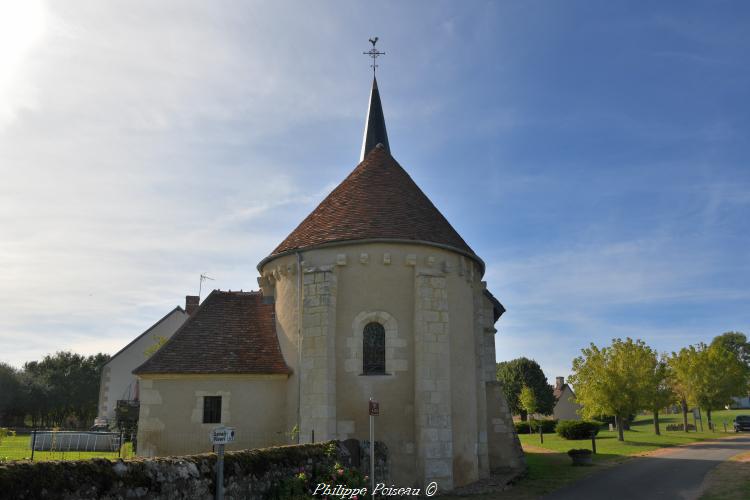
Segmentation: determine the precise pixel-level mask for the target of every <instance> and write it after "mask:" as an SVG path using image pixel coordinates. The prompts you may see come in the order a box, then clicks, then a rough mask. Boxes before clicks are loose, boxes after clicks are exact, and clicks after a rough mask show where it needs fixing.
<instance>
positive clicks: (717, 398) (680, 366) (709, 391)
mask: <svg viewBox="0 0 750 500" xmlns="http://www.w3.org/2000/svg"><path fill="white" fill-rule="evenodd" d="M672 359H673V361H672V365H673V366H674V369H675V376H676V379H677V380H678V384H679V385H680V387H681V388H682V389H681V390H682V392H683V394H684V396H683V397H684V400H685V401H686V402H687V403H692V404H694V405H696V406H698V407H699V408H703V409H705V410H706V417H707V419H708V424H709V427H710V426H712V425H713V423H712V421H711V410H714V409H717V408H723V407H724V406H725V405H728V404H730V403H731V402H732V397H733V396H737V395H740V394H746V393H747V385H748V377H749V375H750V374H749V373H748V370H747V366H746V365H745V364H744V362H742V361H741V359H740V358H739V357H738V356H737V354H736V352H735V351H733V350H729V349H727V348H725V347H724V345H723V344H722V343H721V342H718V343H712V344H711V345H710V346H707V345H706V344H703V343H700V344H698V345H691V346H688V347H685V348H683V349H681V350H680V352H679V353H677V354H673V356H672ZM685 407H686V405H684V406H683V415H684V418H683V420H684V421H685V422H687V411H686V408H685Z"/></svg>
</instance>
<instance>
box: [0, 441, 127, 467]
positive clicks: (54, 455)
mask: <svg viewBox="0 0 750 500" xmlns="http://www.w3.org/2000/svg"><path fill="white" fill-rule="evenodd" d="M121 456H122V458H127V457H131V456H133V446H132V443H125V445H123V447H122V453H121ZM30 458H31V436H30V435H22V436H8V437H5V438H3V439H2V441H0V462H3V461H12V460H28V459H30ZM90 458H110V459H116V458H117V452H102V451H35V452H34V461H35V462H36V461H40V462H41V461H48V460H87V459H90Z"/></svg>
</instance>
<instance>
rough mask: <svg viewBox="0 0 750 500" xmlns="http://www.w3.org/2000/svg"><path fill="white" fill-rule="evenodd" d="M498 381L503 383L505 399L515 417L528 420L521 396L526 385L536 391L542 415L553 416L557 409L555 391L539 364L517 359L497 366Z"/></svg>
mask: <svg viewBox="0 0 750 500" xmlns="http://www.w3.org/2000/svg"><path fill="white" fill-rule="evenodd" d="M497 379H498V380H499V381H500V382H502V386H503V392H504V393H505V399H507V400H508V406H509V407H510V411H511V413H512V414H514V415H521V418H522V419H523V420H525V419H526V415H527V412H526V410H524V409H523V408H522V407H521V404H520V401H519V399H518V398H519V396H520V394H521V389H522V388H523V386H524V385H526V386H528V387H529V388H530V389H531V390H533V391H534V395H535V396H536V402H537V409H536V411H537V412H539V413H541V414H542V415H551V414H552V411H553V409H554V408H555V394H554V389H553V388H552V386H551V385H549V384H548V383H547V377H545V376H544V372H543V371H542V369H541V368H540V367H539V364H538V363H537V362H536V361H534V360H532V359H527V358H516V359H514V360H511V361H503V362H501V363H498V364H497Z"/></svg>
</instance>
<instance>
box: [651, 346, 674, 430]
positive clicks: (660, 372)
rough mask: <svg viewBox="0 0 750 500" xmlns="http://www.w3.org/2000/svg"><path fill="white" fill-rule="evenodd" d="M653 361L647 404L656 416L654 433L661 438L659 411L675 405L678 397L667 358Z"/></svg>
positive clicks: (663, 357)
mask: <svg viewBox="0 0 750 500" xmlns="http://www.w3.org/2000/svg"><path fill="white" fill-rule="evenodd" d="M653 361H654V363H653V368H652V370H651V372H650V378H649V380H648V387H647V392H646V404H647V406H648V409H650V410H651V412H652V413H653V415H654V432H655V433H656V435H657V436H659V435H661V429H660V428H659V411H660V410H661V409H662V408H665V407H667V406H669V405H671V404H672V403H674V402H675V400H676V398H677V396H676V395H675V392H674V390H673V389H672V384H671V383H670V367H669V364H668V362H667V358H666V357H665V356H662V357H661V358H659V359H658V360H657V359H656V356H654V359H653Z"/></svg>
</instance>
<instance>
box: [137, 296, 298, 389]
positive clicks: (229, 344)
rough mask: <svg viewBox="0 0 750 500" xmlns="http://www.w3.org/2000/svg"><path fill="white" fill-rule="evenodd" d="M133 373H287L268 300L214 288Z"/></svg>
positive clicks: (272, 310) (288, 371) (272, 309)
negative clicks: (169, 337)
mask: <svg viewBox="0 0 750 500" xmlns="http://www.w3.org/2000/svg"><path fill="white" fill-rule="evenodd" d="M133 373H135V374H138V375H144V374H156V373H184V374H189V373H248V374H277V373H278V374H288V373H291V370H290V369H289V367H288V366H287V364H286V362H285V361H284V357H283V355H282V353H281V348H280V347H279V341H278V338H277V336H276V320H275V318H274V306H273V304H265V303H263V295H262V294H261V293H260V292H222V291H220V290H214V291H213V292H211V294H210V295H209V296H208V297H206V299H205V300H204V301H203V303H202V304H201V305H200V307H199V308H198V310H197V311H196V312H195V313H193V315H192V316H191V317H190V318H189V319H188V320H187V321H186V322H185V323H184V324H183V325H182V326H181V327H180V329H178V330H177V332H176V333H175V334H174V335H173V336H172V338H171V339H169V341H168V342H167V343H166V344H165V345H164V346H163V347H162V348H161V349H159V350H158V351H157V352H156V354H154V355H153V356H152V357H150V358H149V359H148V360H147V361H146V362H145V363H143V364H142V365H141V366H139V367H138V368H136V369H135V370H133Z"/></svg>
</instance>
